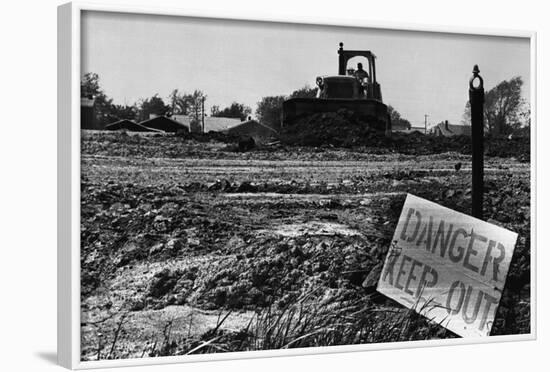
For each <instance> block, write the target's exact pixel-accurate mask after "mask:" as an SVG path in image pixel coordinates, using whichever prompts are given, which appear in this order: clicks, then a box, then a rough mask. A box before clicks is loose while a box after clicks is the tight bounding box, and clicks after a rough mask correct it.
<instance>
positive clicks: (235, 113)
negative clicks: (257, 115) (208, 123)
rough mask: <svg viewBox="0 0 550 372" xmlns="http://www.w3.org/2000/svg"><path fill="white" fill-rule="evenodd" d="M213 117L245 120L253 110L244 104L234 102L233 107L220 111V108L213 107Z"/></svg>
mask: <svg viewBox="0 0 550 372" xmlns="http://www.w3.org/2000/svg"><path fill="white" fill-rule="evenodd" d="M211 112H212V116H215V117H224V118H239V119H241V120H245V119H246V118H247V117H248V115H250V114H251V113H252V109H251V108H250V107H248V106H245V105H244V104H242V103H237V102H233V103H232V104H231V106H229V107H226V108H224V109H223V110H220V107H219V106H212V109H211Z"/></svg>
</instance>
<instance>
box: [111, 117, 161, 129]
mask: <svg viewBox="0 0 550 372" xmlns="http://www.w3.org/2000/svg"><path fill="white" fill-rule="evenodd" d="M105 129H106V130H127V131H130V132H162V131H161V130H158V129H153V128H147V127H144V126H143V125H141V124H137V123H136V122H134V121H132V120H128V119H123V120H119V121H116V122H114V123H111V124H108V125H106V126H105Z"/></svg>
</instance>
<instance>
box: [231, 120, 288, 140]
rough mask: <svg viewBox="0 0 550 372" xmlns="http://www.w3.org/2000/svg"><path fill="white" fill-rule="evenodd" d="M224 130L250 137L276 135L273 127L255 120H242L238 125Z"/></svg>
mask: <svg viewBox="0 0 550 372" xmlns="http://www.w3.org/2000/svg"><path fill="white" fill-rule="evenodd" d="M224 132H225V133H227V134H233V135H237V136H242V135H247V136H251V137H273V136H277V135H278V133H277V131H276V130H275V129H273V128H271V127H268V126H267V125H264V124H262V123H259V122H257V121H256V120H247V121H244V122H242V123H241V124H239V125H235V126H234V127H231V128H229V129H226V130H224Z"/></svg>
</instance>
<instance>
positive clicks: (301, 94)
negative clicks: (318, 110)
mask: <svg viewBox="0 0 550 372" xmlns="http://www.w3.org/2000/svg"><path fill="white" fill-rule="evenodd" d="M315 97H317V88H311V87H310V86H309V85H306V86H304V87H302V88H300V89H298V90H295V91H294V92H292V93H291V94H290V98H315Z"/></svg>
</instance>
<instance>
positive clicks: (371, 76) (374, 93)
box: [317, 43, 382, 101]
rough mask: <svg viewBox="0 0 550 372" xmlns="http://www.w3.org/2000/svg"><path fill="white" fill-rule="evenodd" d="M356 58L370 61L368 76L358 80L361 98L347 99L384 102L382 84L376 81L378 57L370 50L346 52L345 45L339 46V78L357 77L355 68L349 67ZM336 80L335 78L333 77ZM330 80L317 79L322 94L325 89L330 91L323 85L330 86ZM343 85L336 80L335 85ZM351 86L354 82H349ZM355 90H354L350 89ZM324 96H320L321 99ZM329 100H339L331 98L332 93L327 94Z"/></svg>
mask: <svg viewBox="0 0 550 372" xmlns="http://www.w3.org/2000/svg"><path fill="white" fill-rule="evenodd" d="M354 57H364V58H365V59H366V60H367V61H368V70H367V71H366V72H367V74H368V75H367V76H366V77H365V78H361V79H356V80H358V84H359V86H360V88H361V89H360V90H361V92H359V93H360V94H359V96H348V97H346V98H355V99H358V98H365V99H375V100H379V101H382V92H381V90H380V84H378V82H377V81H376V63H375V61H376V56H375V55H374V53H372V52H371V51H370V50H344V43H340V44H339V48H338V76H339V77H343V76H350V77H355V73H356V70H355V69H354V68H353V67H350V66H348V62H349V60H350V59H352V58H354ZM331 78H332V79H334V78H335V77H331ZM329 79H330V78H321V80H320V79H319V78H318V79H317V85H319V83H321V85H320V86H319V91H320V92H321V93H322V92H323V90H324V89H328V90H330V88H325V87H324V86H323V85H324V84H323V83H325V81H326V82H328V83H329V84H330V80H329ZM338 82H340V83H342V82H343V80H338V79H334V83H336V84H337V83H338ZM348 84H349V85H353V83H352V82H348ZM350 89H353V88H350ZM321 96H322V95H319V97H320V98H321ZM325 96H327V98H339V97H334V96H331V94H330V92H328V91H327V92H325Z"/></svg>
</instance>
